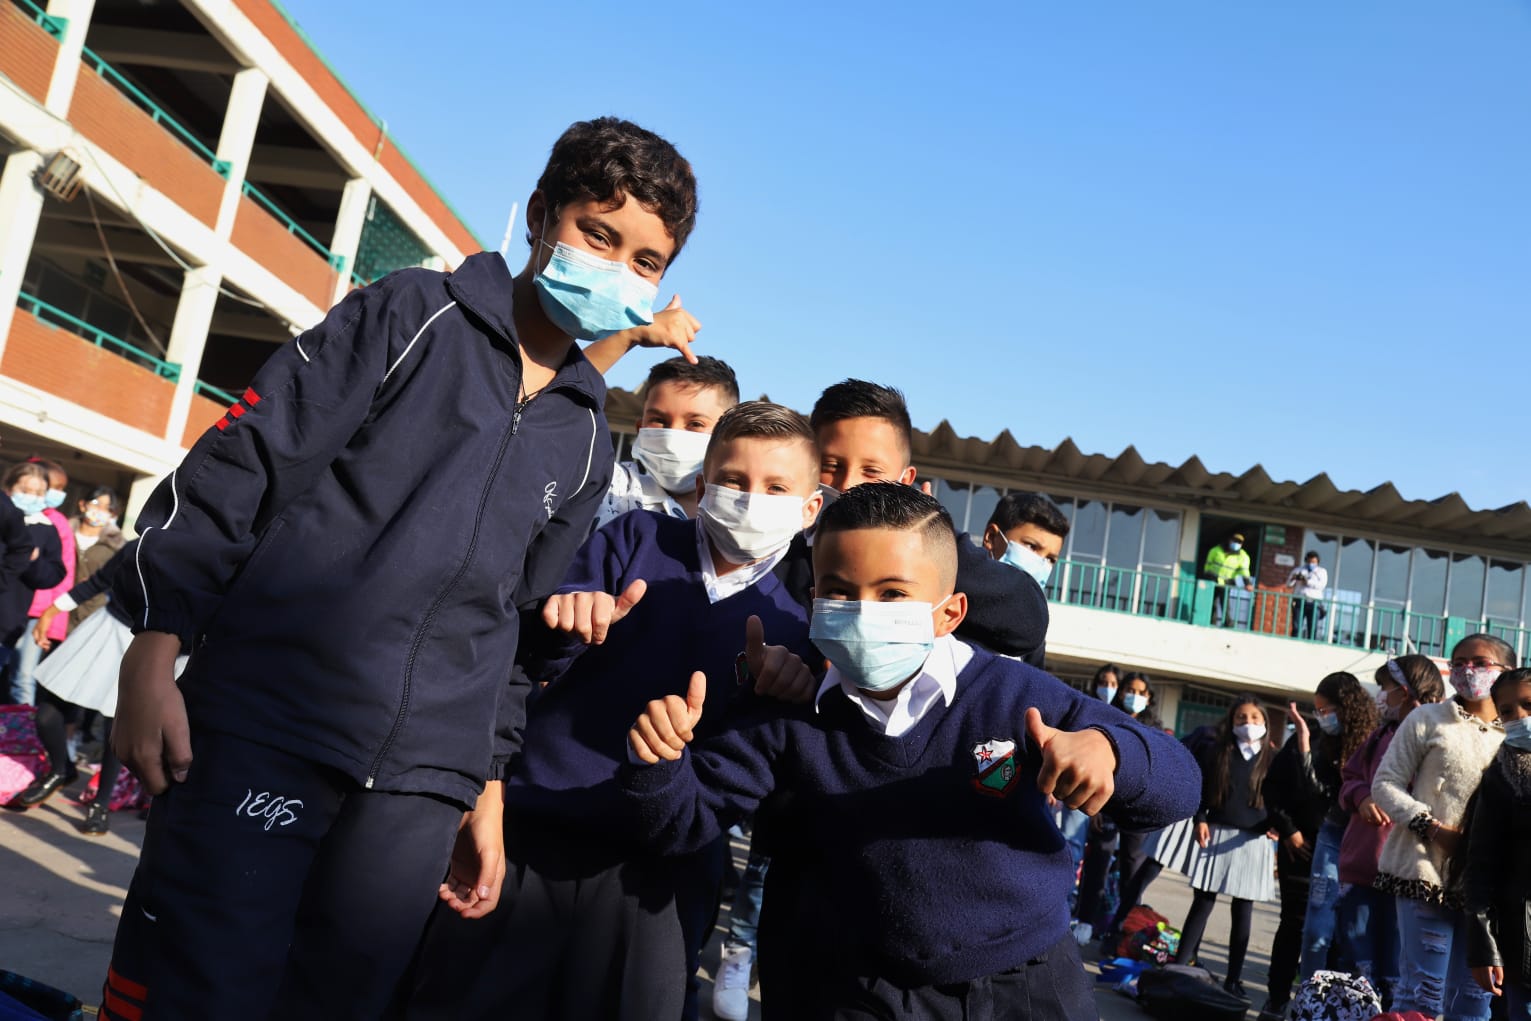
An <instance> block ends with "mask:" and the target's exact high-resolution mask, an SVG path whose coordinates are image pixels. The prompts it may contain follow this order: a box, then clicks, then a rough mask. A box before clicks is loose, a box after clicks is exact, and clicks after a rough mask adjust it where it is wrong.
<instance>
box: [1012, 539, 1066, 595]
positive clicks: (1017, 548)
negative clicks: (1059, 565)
mask: <svg viewBox="0 0 1531 1021" xmlns="http://www.w3.org/2000/svg"><path fill="white" fill-rule="evenodd" d="M1005 543H1006V545H1005V552H1004V553H1003V554H1001V555H1000V558H999V562H1000V563H1002V564H1009V565H1010V566H1011V567H1014V568H1016V569H1018V570H1020V571H1024V572H1025V573H1027V574H1029V575H1031V576H1032V577H1033V578H1035V579H1036V580H1037V584H1038V585H1043V586H1045V585H1046V584H1047V579H1048V578H1050V577H1052V573H1053V565H1052V564H1050V563H1048V561H1047V558H1046V557H1044V556H1042V555H1041V554H1040V553H1037V552H1036V551H1035V550H1029V549H1027V548H1026V547H1025V546H1022V545H1021V544H1020V543H1018V542H1016V541H1015V540H1014V539H1006V540H1005Z"/></svg>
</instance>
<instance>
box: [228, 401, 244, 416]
mask: <svg viewBox="0 0 1531 1021" xmlns="http://www.w3.org/2000/svg"><path fill="white" fill-rule="evenodd" d="M229 417H230V418H244V417H245V406H244V405H243V404H236V405H234V406H233V407H232V408H230V409H229Z"/></svg>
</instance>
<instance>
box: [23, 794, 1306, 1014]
mask: <svg viewBox="0 0 1531 1021" xmlns="http://www.w3.org/2000/svg"><path fill="white" fill-rule="evenodd" d="M68 793H70V792H65V793H63V794H59V795H57V796H56V797H54V799H53V800H52V801H50V802H48V803H47V804H45V805H42V806H40V807H39V808H36V809H33V810H32V811H30V812H26V813H16V812H3V811H0V884H3V888H4V890H5V893H4V895H3V896H0V968H4V969H8V970H11V971H16V972H20V973H22V974H24V975H28V976H30V977H32V978H35V979H39V980H41V981H43V982H47V983H49V984H50V985H55V986H58V987H60V988H62V989H65V990H67V991H69V992H71V993H73V994H74V995H76V996H78V997H80V998H81V999H82V1000H84V1001H85V1002H86V1003H90V1004H93V1003H96V1002H97V1000H98V998H99V996H100V989H101V981H102V978H103V976H104V975H105V973H106V964H107V959H108V957H109V956H110V953H111V945H112V933H113V931H114V930H115V928H116V924H117V915H118V913H119V911H120V909H121V905H122V898H123V896H124V895H125V894H126V892H127V886H128V880H129V879H130V878H131V877H132V874H133V865H134V863H135V861H136V860H137V857H138V849H139V847H140V846H141V844H142V842H143V832H144V824H143V823H142V822H140V821H139V819H138V816H137V813H134V812H116V813H113V815H112V824H111V832H110V833H109V834H108V835H107V836H105V837H100V838H92V837H84V836H81V835H80V834H79V833H78V831H77V830H76V826H77V824H78V823H79V822H80V820H82V819H83V818H84V810H83V809H81V808H80V807H79V806H78V805H75V804H74V803H73V801H71V800H67V795H68ZM735 854H736V857H737V858H738V862H737V863H738V865H739V867H740V868H741V869H742V868H743V865H744V862H743V857H742V845H741V844H738V843H736V844H735ZM1147 900H1148V903H1149V904H1151V905H1153V907H1154V908H1155V909H1156V910H1158V911H1159V912H1160V913H1161V914H1164V915H1166V916H1168V917H1169V919H1170V920H1171V922H1173V923H1174V924H1176V925H1178V924H1179V923H1180V922H1181V921H1182V920H1183V919H1184V918H1185V912H1186V909H1187V908H1188V907H1189V906H1190V902H1191V897H1190V890H1189V888H1188V887H1187V885H1186V882H1185V879H1184V878H1182V877H1181V876H1179V875H1178V874H1166V875H1165V876H1163V877H1161V878H1160V879H1159V880H1158V881H1157V882H1156V883H1155V884H1154V885H1153V886H1152V887H1150V888H1149V891H1148V897H1147ZM1276 921H1277V906H1276V904H1275V903H1274V902H1273V903H1271V904H1260V905H1256V909H1255V917H1254V933H1253V936H1252V937H1251V939H1250V945H1249V960H1248V963H1247V964H1246V966H1245V969H1244V985H1245V987H1246V988H1247V989H1248V991H1249V995H1250V998H1251V1000H1252V1003H1251V1010H1250V1013H1249V1015H1248V1016H1249V1017H1250V1018H1251V1019H1253V1017H1254V1014H1255V1011H1258V1010H1259V1008H1260V1006H1261V1005H1262V1004H1263V1003H1264V1002H1265V992H1266V990H1265V971H1266V967H1267V965H1268V964H1269V961H1270V946H1271V941H1272V939H1273V938H1274V936H1275V933H1276ZM718 924H719V926H720V929H721V928H723V927H726V926H727V924H728V917H727V910H726V907H725V911H724V914H723V917H722V918H721V919H720V920H719V923H718ZM1227 937H1228V912H1227V909H1226V906H1225V905H1223V904H1219V905H1218V909H1217V911H1216V913H1215V914H1214V916H1213V919H1212V921H1211V923H1210V924H1209V925H1208V926H1207V937H1206V939H1205V940H1204V941H1203V946H1202V952H1201V957H1202V960H1203V963H1205V964H1206V965H1207V967H1209V968H1211V969H1212V971H1213V973H1214V974H1216V975H1218V976H1221V975H1222V973H1223V966H1224V964H1225V962H1226V952H1225V946H1226V940H1227ZM718 947H719V939H717V938H714V939H713V941H712V943H711V945H709V946H708V948H707V951H706V953H705V954H704V955H703V959H702V964H703V971H704V977H706V976H710V975H711V974H712V973H713V970H714V969H716V967H717V963H718ZM1084 956H1085V961H1086V965H1087V967H1088V968H1089V969H1090V970H1091V972H1092V973H1093V972H1094V971H1095V970H1096V967H1095V961H1096V957H1097V954H1096V953H1095V949H1094V946H1093V945H1092V946H1091V947H1087V948H1086V950H1085V954H1084ZM711 995H712V987H711V983H710V981H707V982H704V984H703V990H702V1003H703V1006H702V1017H703V1018H710V1017H711V1016H712V1014H711V1011H710V1009H709V1006H710V1002H711ZM755 995H757V996H758V990H757V991H756V994H755ZM1095 999H1096V1004H1097V1005H1098V1006H1099V1008H1100V1016H1101V1018H1102V1019H1103V1021H1143V1019H1144V1018H1146V1017H1147V1015H1146V1014H1144V1013H1143V1012H1142V1011H1140V1010H1139V1009H1138V1007H1137V1006H1136V1004H1134V1003H1133V1002H1132V1001H1131V1000H1129V999H1127V998H1126V997H1124V996H1122V995H1121V994H1119V993H1115V992H1112V991H1111V990H1110V989H1109V988H1108V987H1106V986H1105V985H1099V986H1097V987H1096V997H1095ZM750 1017H751V1018H752V1021H758V1018H759V1009H758V1005H757V1006H756V1007H755V1008H754V1009H752V1011H751V1014H750ZM658 1021H670V1019H658Z"/></svg>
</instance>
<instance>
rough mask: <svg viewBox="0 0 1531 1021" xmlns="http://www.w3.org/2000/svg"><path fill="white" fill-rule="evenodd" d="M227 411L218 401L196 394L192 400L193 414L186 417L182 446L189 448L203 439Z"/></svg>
mask: <svg viewBox="0 0 1531 1021" xmlns="http://www.w3.org/2000/svg"><path fill="white" fill-rule="evenodd" d="M227 410H229V409H228V408H225V407H224V406H223V405H222V404H219V403H218V402H217V401H214V400H209V399H208V398H206V397H203V396H202V395H201V394H194V395H193V396H192V398H191V413H190V414H188V415H187V416H186V431H185V432H183V433H182V434H181V446H183V447H188V448H189V447H190V446H191V445H192V444H193V443H195V442H197V440H199V439H201V438H202V434H203V433H204V432H206V431H207V430H209V429H211V428H212V427H213V423H214V422H216V421H218V419H220V418H222V417H223V413H224V412H225V411H227Z"/></svg>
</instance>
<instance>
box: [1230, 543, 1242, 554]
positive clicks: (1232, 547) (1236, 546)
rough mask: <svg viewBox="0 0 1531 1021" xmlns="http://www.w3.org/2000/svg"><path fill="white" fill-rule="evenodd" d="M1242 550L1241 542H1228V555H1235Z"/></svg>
mask: <svg viewBox="0 0 1531 1021" xmlns="http://www.w3.org/2000/svg"><path fill="white" fill-rule="evenodd" d="M1243 548H1244V544H1243V543H1242V542H1230V543H1229V544H1228V552H1230V553H1237V552H1238V551H1239V550H1241V549H1243Z"/></svg>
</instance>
